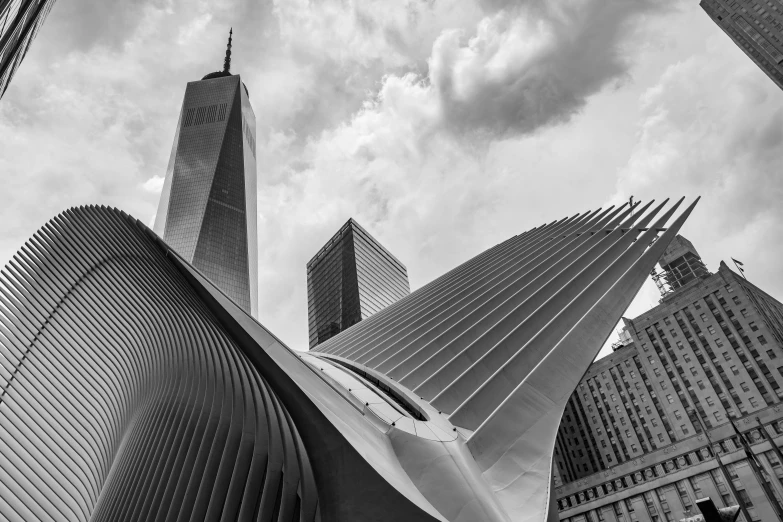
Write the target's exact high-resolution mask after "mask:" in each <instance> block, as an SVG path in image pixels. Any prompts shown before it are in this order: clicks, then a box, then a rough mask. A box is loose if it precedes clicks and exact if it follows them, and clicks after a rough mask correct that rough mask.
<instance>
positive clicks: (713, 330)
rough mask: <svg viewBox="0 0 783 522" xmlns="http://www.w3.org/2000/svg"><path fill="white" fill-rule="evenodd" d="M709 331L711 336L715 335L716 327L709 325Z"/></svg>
mask: <svg viewBox="0 0 783 522" xmlns="http://www.w3.org/2000/svg"><path fill="white" fill-rule="evenodd" d="M707 331H708V332H710V334H712V335H715V327H713V326H712V325H709V326H708V327H707Z"/></svg>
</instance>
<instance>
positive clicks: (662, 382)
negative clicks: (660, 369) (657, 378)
mask: <svg viewBox="0 0 783 522" xmlns="http://www.w3.org/2000/svg"><path fill="white" fill-rule="evenodd" d="M660 384H661V389H662V390H665V389H666V388H667V386H666V381H661V382H660Z"/></svg>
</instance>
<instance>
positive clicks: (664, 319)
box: [663, 317, 672, 326]
mask: <svg viewBox="0 0 783 522" xmlns="http://www.w3.org/2000/svg"><path fill="white" fill-rule="evenodd" d="M663 322H664V324H666V326H669V325H670V324H672V322H671V320H670V319H669V318H668V317H664V318H663Z"/></svg>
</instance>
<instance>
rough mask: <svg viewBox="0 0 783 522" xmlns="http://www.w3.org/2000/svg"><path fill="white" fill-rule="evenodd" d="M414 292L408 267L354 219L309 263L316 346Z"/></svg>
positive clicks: (309, 306)
mask: <svg viewBox="0 0 783 522" xmlns="http://www.w3.org/2000/svg"><path fill="white" fill-rule="evenodd" d="M408 294H410V284H409V283H408V271H407V270H406V268H405V265H403V264H402V263H401V262H400V261H399V260H398V259H397V258H396V257H394V256H393V255H392V254H391V252H389V251H388V250H386V249H385V248H384V247H383V245H381V244H380V243H379V242H378V241H377V240H376V239H375V238H374V237H372V236H371V235H370V234H369V233H368V232H367V231H366V230H364V229H363V228H362V227H361V226H360V225H359V223H357V222H356V221H355V220H354V219H353V218H351V219H349V220H348V221H347V222H346V223H345V225H343V226H342V227H340V230H338V231H337V233H336V234H335V235H334V237H332V239H330V240H329V241H328V242H327V243H326V245H324V246H323V248H321V250H320V251H318V253H317V254H316V255H315V256H313V258H312V259H311V260H310V262H309V263H307V315H308V321H309V330H310V348H313V347H315V346H317V345H318V344H320V343H322V342H324V341H326V340H327V339H329V338H331V337H333V336H335V335H337V334H338V333H340V332H342V331H343V330H345V329H346V328H349V327H351V326H353V325H354V324H356V323H358V322H359V321H361V320H362V319H367V318H368V317H370V316H371V315H372V314H374V313H376V312H380V311H381V310H383V309H384V308H386V307H387V306H389V305H391V304H393V303H395V302H396V301H398V300H399V299H402V298H403V297H405V296H406V295H408Z"/></svg>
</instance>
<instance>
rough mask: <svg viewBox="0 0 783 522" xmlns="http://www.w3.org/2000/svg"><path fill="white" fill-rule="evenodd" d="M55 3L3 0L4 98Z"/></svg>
mask: <svg viewBox="0 0 783 522" xmlns="http://www.w3.org/2000/svg"><path fill="white" fill-rule="evenodd" d="M53 5H54V0H26V1H20V0H15V1H14V0H0V98H2V97H3V95H4V94H5V91H6V89H8V84H9V83H10V82H11V79H12V78H13V77H14V73H16V70H17V69H18V68H19V66H20V65H21V64H22V60H24V57H25V56H26V55H27V51H28V50H30V46H31V45H32V43H33V40H34V39H35V36H36V34H38V30H39V29H40V28H41V26H42V25H43V23H44V20H46V16H47V15H48V14H49V11H51V9H52V6H53Z"/></svg>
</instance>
